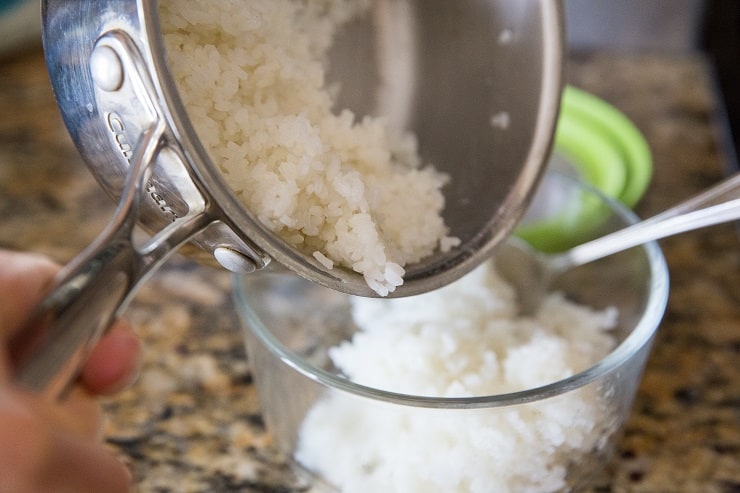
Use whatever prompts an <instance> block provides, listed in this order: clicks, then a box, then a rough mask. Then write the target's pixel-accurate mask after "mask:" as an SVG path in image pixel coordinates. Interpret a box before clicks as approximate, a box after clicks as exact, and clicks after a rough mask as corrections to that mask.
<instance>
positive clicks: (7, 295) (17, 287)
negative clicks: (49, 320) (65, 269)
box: [0, 249, 59, 338]
mask: <svg viewBox="0 0 740 493" xmlns="http://www.w3.org/2000/svg"><path fill="white" fill-rule="evenodd" d="M0 265H1V266H2V269H0V300H2V301H1V302H0V338H7V337H8V336H9V335H10V334H11V333H12V331H13V330H15V329H17V328H18V327H19V326H20V325H21V324H22V323H23V322H24V321H25V318H26V317H27V316H28V313H29V312H30V311H31V309H32V308H33V306H34V305H35V304H36V303H38V301H39V300H40V299H41V296H42V294H43V293H44V291H45V290H46V288H47V287H48V286H49V284H50V283H51V281H52V279H53V277H54V275H55V274H56V273H57V272H58V270H59V266H58V265H56V264H55V263H54V262H52V261H51V260H50V259H49V258H47V257H45V256H43V255H38V254H33V253H20V252H12V251H9V250H1V249H0Z"/></svg>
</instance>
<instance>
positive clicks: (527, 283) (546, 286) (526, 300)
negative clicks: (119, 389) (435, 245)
mask: <svg viewBox="0 0 740 493" xmlns="http://www.w3.org/2000/svg"><path fill="white" fill-rule="evenodd" d="M738 219H740V173H737V174H735V175H732V176H731V177H729V178H727V179H725V180H724V181H721V182H720V183H718V184H717V185H715V186H713V187H711V188H709V189H707V190H705V191H704V192H702V193H700V194H699V195H696V196H695V197H692V198H690V199H688V200H686V201H684V202H681V203H679V204H678V205H676V206H674V207H672V208H670V209H668V210H666V211H665V212H662V213H660V214H658V215H656V216H653V217H651V218H649V219H646V220H644V221H641V222H638V223H635V224H633V225H631V226H628V227H626V228H624V229H621V230H618V231H615V232H614V233H610V234H607V235H605V236H602V237H600V238H597V239H595V240H592V241H589V242H586V243H583V244H581V245H578V246H576V247H573V248H571V249H570V250H566V251H565V252H561V253H557V254H544V253H542V252H538V251H536V250H535V249H533V248H532V247H531V246H530V245H529V244H528V243H526V242H524V241H523V240H519V239H517V238H510V239H508V240H507V241H506V242H505V243H504V244H502V245H500V247H499V248H498V249H497V250H496V254H495V256H494V258H495V262H496V268H497V270H498V272H499V274H501V275H502V276H503V277H504V278H505V279H506V280H507V281H509V282H510V283H511V284H512V286H513V287H514V289H515V290H516V292H517V295H518V297H519V303H520V306H521V313H523V314H531V313H534V312H536V311H537V309H538V307H539V306H540V304H541V303H542V300H543V298H544V296H545V294H546V293H547V292H548V291H550V290H551V287H552V285H553V283H554V282H555V281H556V280H557V278H558V277H559V276H561V275H562V274H564V273H565V272H567V271H569V270H571V269H574V268H576V267H578V266H581V265H584V264H587V263H589V262H593V261H595V260H598V259H601V258H604V257H606V256H609V255H612V254H614V253H618V252H621V251H624V250H627V249H629V248H632V247H635V246H638V245H642V244H644V243H647V242H650V241H653V240H659V239H661V238H666V237H668V236H672V235H676V234H679V233H685V232H687V231H693V230H695V229H700V228H703V227H707V226H713V225H716V224H722V223H726V222H730V221H734V220H738Z"/></svg>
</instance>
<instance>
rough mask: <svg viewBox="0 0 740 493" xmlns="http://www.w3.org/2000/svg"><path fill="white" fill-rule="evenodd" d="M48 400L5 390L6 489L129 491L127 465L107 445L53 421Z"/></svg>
mask: <svg viewBox="0 0 740 493" xmlns="http://www.w3.org/2000/svg"><path fill="white" fill-rule="evenodd" d="M42 403H43V401H41V400H35V401H34V400H29V399H27V398H26V397H25V396H21V394H20V393H18V392H13V391H10V390H9V389H0V443H1V444H2V447H0V478H2V482H1V483H0V491H3V493H26V492H29V491H33V492H38V493H45V492H49V493H51V492H54V493H65V492H70V493H71V492H81V491H91V492H92V491H105V492H116V493H118V492H120V493H123V492H127V491H129V485H130V474H129V473H128V471H127V470H126V468H125V467H124V466H123V465H122V464H121V463H119V462H118V461H117V460H116V459H115V458H114V457H113V456H112V455H111V454H110V453H109V452H108V451H107V450H106V449H105V448H104V447H103V445H102V444H100V443H97V442H95V441H93V440H89V439H86V438H82V437H80V436H79V435H77V434H75V433H71V432H70V431H69V430H67V429H64V428H60V427H59V426H58V424H57V423H55V422H54V421H52V420H49V419H48V417H47V414H46V412H45V410H44V407H43V406H42V405H41V404H42ZM46 405H47V406H48V403H46Z"/></svg>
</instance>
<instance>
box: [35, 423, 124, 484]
mask: <svg viewBox="0 0 740 493" xmlns="http://www.w3.org/2000/svg"><path fill="white" fill-rule="evenodd" d="M44 466H45V467H44V468H42V471H41V473H40V474H39V476H38V477H39V479H38V487H37V489H34V490H31V491H38V492H41V493H80V492H85V491H89V492H105V493H129V492H130V491H131V474H130V473H129V471H128V469H127V468H126V467H125V466H124V465H123V464H122V463H121V462H120V461H118V460H117V459H116V458H115V457H114V456H113V455H112V454H111V452H109V451H108V450H106V449H105V448H104V447H103V446H102V445H101V444H98V443H94V442H89V441H85V440H80V439H77V438H75V437H70V436H68V435H59V436H56V437H54V439H53V440H52V442H51V447H50V453H49V460H47V461H46V463H45V464H44Z"/></svg>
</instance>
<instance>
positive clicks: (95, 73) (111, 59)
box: [90, 46, 123, 92]
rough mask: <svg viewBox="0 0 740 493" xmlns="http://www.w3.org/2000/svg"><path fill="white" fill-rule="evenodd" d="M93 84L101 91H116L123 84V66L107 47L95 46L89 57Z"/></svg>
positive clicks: (116, 55)
mask: <svg viewBox="0 0 740 493" xmlns="http://www.w3.org/2000/svg"><path fill="white" fill-rule="evenodd" d="M90 72H91V73H92V78H93V82H95V85H96V86H98V87H99V88H100V89H102V90H103V91H107V92H113V91H117V90H118V89H119V88H120V87H121V85H122V84H123V64H122V63H121V59H120V58H119V57H118V54H117V53H116V52H115V51H114V50H113V48H111V47H109V46H96V47H95V49H94V50H93V52H92V54H91V55H90Z"/></svg>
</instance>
